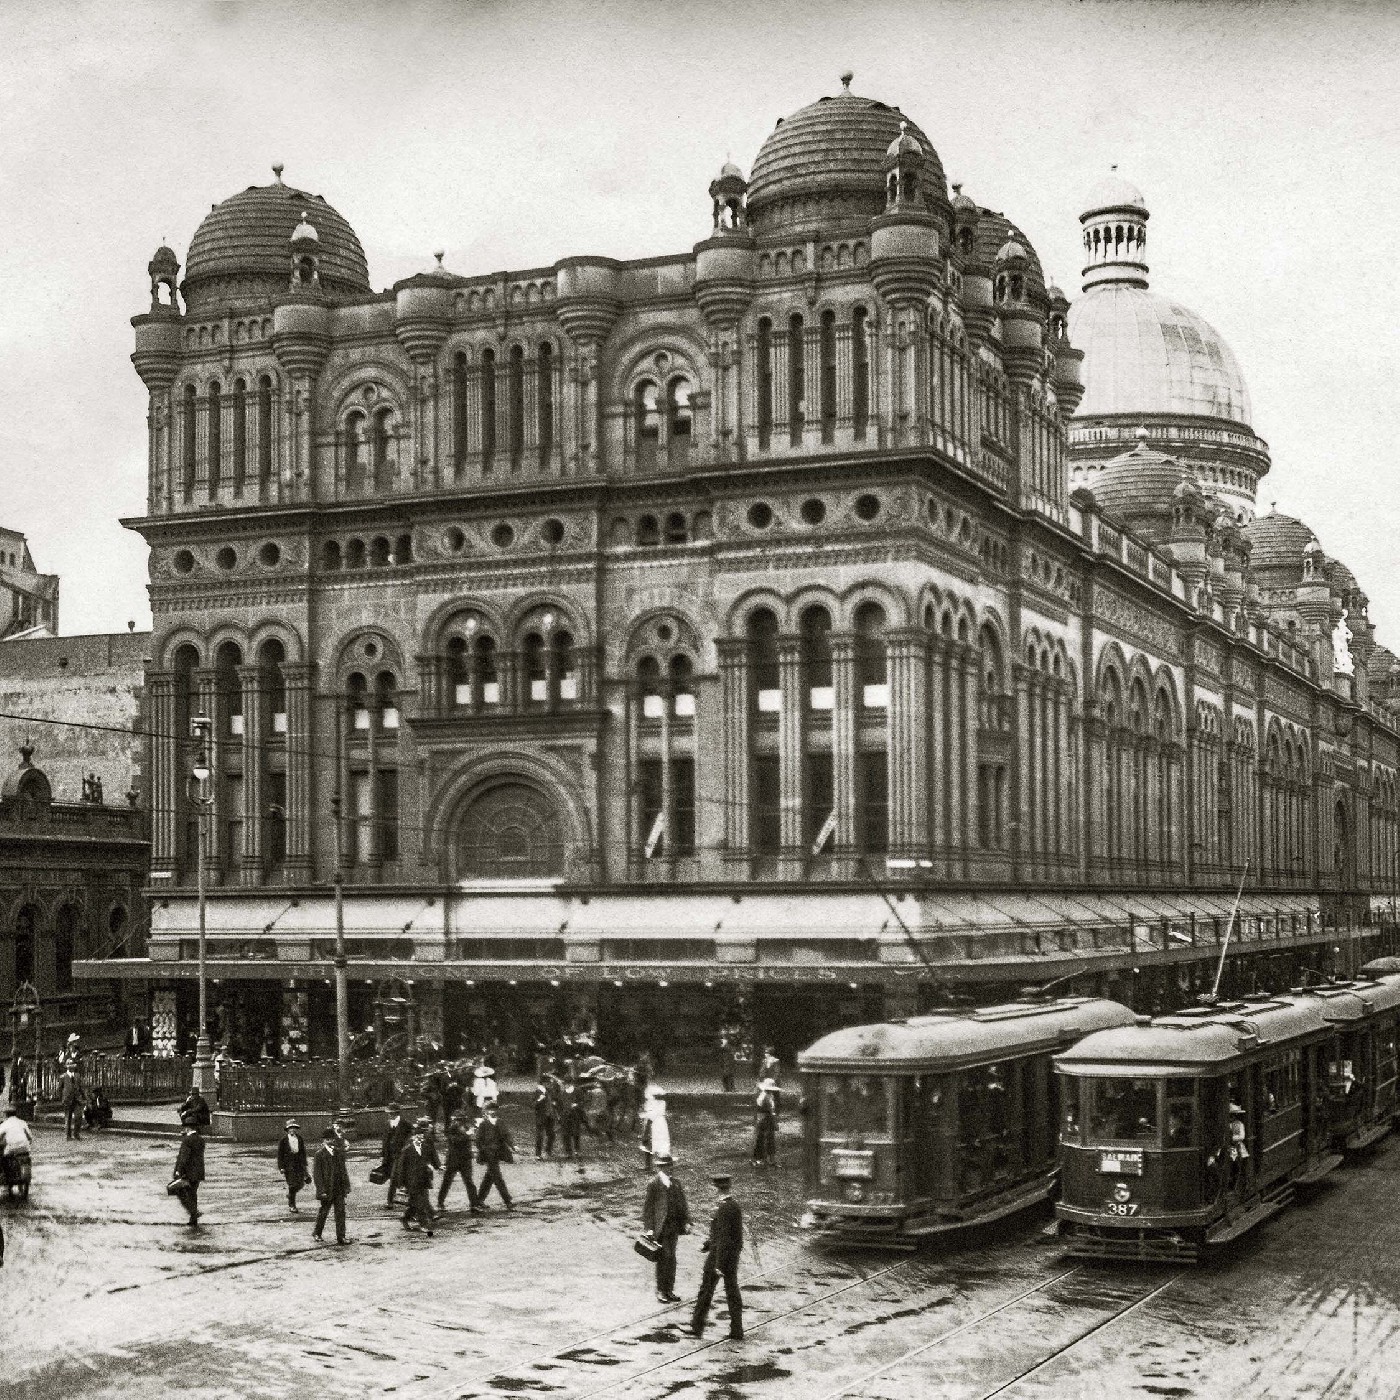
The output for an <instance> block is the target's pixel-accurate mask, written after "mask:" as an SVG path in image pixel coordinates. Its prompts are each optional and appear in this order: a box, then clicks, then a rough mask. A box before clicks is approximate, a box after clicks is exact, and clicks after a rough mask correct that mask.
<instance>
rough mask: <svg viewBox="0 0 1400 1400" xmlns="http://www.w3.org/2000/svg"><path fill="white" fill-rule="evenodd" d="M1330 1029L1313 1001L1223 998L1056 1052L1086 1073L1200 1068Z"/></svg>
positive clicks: (1063, 1061) (1061, 1063) (1106, 1032)
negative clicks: (1228, 1000)
mask: <svg viewBox="0 0 1400 1400" xmlns="http://www.w3.org/2000/svg"><path fill="white" fill-rule="evenodd" d="M1328 1029H1329V1022H1328V1021H1327V1019H1326V1018H1325V1017H1324V1016H1323V1014H1322V1012H1321V1010H1320V1009H1319V1007H1318V1005H1317V1004H1316V1003H1315V1002H1313V1001H1311V1000H1309V1001H1306V1002H1305V1001H1302V1000H1299V1001H1296V1002H1295V1001H1292V1000H1289V999H1287V998H1278V999H1274V1000H1270V1001H1251V1002H1225V1003H1223V1004H1220V1005H1217V1006H1209V1007H1206V1006H1203V1007H1198V1008H1194V1009H1192V1010H1189V1011H1179V1012H1177V1013H1176V1014H1175V1015H1172V1016H1156V1017H1154V1018H1153V1019H1152V1020H1151V1021H1148V1022H1146V1023H1139V1024H1136V1025H1131V1026H1119V1027H1115V1028H1113V1029H1110V1030H1103V1031H1097V1032H1095V1033H1094V1034H1092V1035H1087V1036H1085V1037H1084V1039H1083V1040H1081V1041H1079V1042H1078V1044H1076V1045H1073V1046H1071V1047H1070V1048H1069V1049H1068V1050H1066V1051H1064V1052H1063V1053H1062V1054H1060V1055H1057V1056H1056V1057H1055V1063H1056V1065H1059V1066H1063V1067H1064V1068H1066V1069H1068V1070H1070V1071H1072V1072H1073V1071H1077V1072H1079V1073H1086V1074H1087V1073H1092V1072H1093V1071H1094V1070H1095V1069H1096V1068H1102V1069H1104V1070H1105V1071H1106V1072H1108V1073H1115V1072H1116V1073H1123V1072H1125V1070H1126V1068H1127V1067H1129V1066H1131V1067H1133V1068H1135V1069H1138V1070H1149V1071H1150V1070H1163V1071H1169V1070H1171V1069H1174V1068H1176V1067H1179V1066H1185V1067H1190V1068H1193V1069H1197V1070H1199V1069H1202V1068H1205V1067H1219V1066H1222V1065H1224V1064H1226V1063H1228V1062H1230V1061H1234V1060H1239V1059H1243V1058H1244V1057H1245V1056H1247V1055H1250V1054H1252V1053H1253V1052H1255V1051H1257V1050H1260V1049H1263V1048H1265V1047H1267V1046H1274V1045H1283V1044H1286V1043H1287V1042H1288V1041H1290V1040H1309V1039H1311V1038H1312V1037H1314V1036H1316V1035H1319V1034H1322V1033H1325V1032H1326V1031H1327V1030H1328Z"/></svg>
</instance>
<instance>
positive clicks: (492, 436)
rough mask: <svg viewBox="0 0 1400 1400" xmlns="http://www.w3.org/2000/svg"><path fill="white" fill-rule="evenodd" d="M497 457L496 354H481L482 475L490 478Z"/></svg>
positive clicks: (489, 351) (493, 352)
mask: <svg viewBox="0 0 1400 1400" xmlns="http://www.w3.org/2000/svg"><path fill="white" fill-rule="evenodd" d="M495 456H496V352H495V351H494V350H483V351H482V352H481V473H482V475H483V476H489V475H490V473H491V467H492V464H493V462H494V460H495Z"/></svg>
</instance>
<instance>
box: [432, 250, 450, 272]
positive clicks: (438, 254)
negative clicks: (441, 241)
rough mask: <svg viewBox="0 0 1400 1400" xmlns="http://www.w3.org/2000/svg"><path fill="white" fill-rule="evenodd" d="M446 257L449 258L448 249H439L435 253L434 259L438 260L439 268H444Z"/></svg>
mask: <svg viewBox="0 0 1400 1400" xmlns="http://www.w3.org/2000/svg"><path fill="white" fill-rule="evenodd" d="M446 256H447V249H446V248H438V249H437V250H436V251H435V252H434V253H433V257H435V258H436V259H437V265H438V266H439V267H441V266H442V260H443V258H445V257H446Z"/></svg>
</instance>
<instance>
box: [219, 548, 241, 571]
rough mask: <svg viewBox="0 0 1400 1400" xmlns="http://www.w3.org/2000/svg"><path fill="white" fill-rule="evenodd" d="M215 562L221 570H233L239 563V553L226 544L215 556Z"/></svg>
mask: <svg viewBox="0 0 1400 1400" xmlns="http://www.w3.org/2000/svg"><path fill="white" fill-rule="evenodd" d="M214 562H215V563H216V564H217V565H218V566H219V567H220V568H221V569H231V568H233V566H234V565H235V564H236V563H238V552H237V550H235V549H234V548H233V546H232V545H228V544H226V545H225V546H224V547H223V548H222V549H221V550H220V551H219V552H218V553H217V554H216V555H215V556H214Z"/></svg>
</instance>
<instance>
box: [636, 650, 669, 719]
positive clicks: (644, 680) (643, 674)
mask: <svg viewBox="0 0 1400 1400" xmlns="http://www.w3.org/2000/svg"><path fill="white" fill-rule="evenodd" d="M637 690H638V692H639V693H640V695H641V701H642V718H643V719H660V718H661V716H662V715H664V714H665V713H666V697H665V695H664V693H663V689H662V685H661V663H660V662H659V661H658V660H657V659H656V658H655V657H654V656H644V657H642V659H641V660H640V661H639V662H638V663H637Z"/></svg>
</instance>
